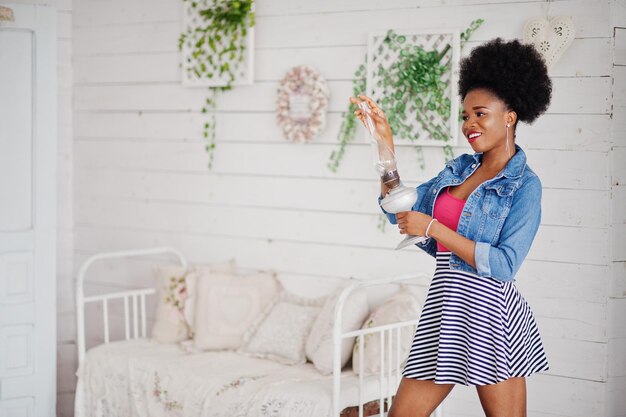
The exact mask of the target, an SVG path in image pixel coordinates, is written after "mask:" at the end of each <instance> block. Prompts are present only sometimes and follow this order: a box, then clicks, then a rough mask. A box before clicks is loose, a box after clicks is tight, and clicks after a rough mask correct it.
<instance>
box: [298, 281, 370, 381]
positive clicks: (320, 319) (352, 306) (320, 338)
mask: <svg viewBox="0 0 626 417" xmlns="http://www.w3.org/2000/svg"><path fill="white" fill-rule="evenodd" d="M343 290H344V287H341V288H339V290H337V291H335V292H334V293H333V294H332V295H331V296H330V297H328V299H327V300H326V302H325V303H324V306H323V308H322V311H321V312H320V314H319V315H318V316H317V319H316V320H315V322H314V324H313V327H312V328H311V332H310V333H309V335H308V337H307V341H306V349H305V351H306V356H307V358H308V359H309V360H310V361H311V362H313V365H315V367H316V368H317V369H318V370H319V371H320V372H321V373H322V374H325V375H328V374H331V373H332V372H333V326H334V318H335V305H336V304H337V299H338V298H339V295H340V294H341V292H342V291H343ZM368 313H369V305H368V302H367V293H366V292H365V290H363V289H358V290H355V291H353V292H351V293H350V295H349V296H348V298H347V299H346V301H345V304H344V307H343V314H342V316H341V317H342V319H341V327H342V331H344V332H350V331H354V330H358V329H360V328H361V325H362V324H363V321H364V320H365V319H366V318H367V315H368ZM353 345H354V338H350V339H343V341H342V345H341V367H343V366H344V365H345V364H346V363H348V361H349V360H350V355H351V354H352V347H353Z"/></svg>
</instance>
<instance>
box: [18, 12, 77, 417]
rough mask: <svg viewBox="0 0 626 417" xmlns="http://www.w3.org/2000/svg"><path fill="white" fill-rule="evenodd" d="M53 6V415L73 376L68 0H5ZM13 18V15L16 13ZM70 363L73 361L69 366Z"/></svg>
mask: <svg viewBox="0 0 626 417" xmlns="http://www.w3.org/2000/svg"><path fill="white" fill-rule="evenodd" d="M9 3H21V4H41V5H47V6H54V7H56V9H57V68H56V69H57V100H58V107H57V118H58V120H57V129H58V130H57V144H58V151H57V175H58V177H57V306H58V308H57V365H58V369H57V393H58V397H57V415H58V416H59V417H64V416H71V415H73V401H74V387H75V379H74V377H71V376H70V377H68V375H71V374H72V371H70V372H68V371H67V370H68V369H69V368H70V367H69V366H68V363H69V362H68V360H67V358H70V357H72V356H73V355H75V336H74V331H73V326H72V329H70V327H69V326H68V325H67V323H68V321H72V320H74V303H73V301H72V298H71V297H72V294H73V288H74V284H73V276H74V271H73V258H74V184H73V180H74V141H73V137H74V135H73V122H72V119H73V113H72V110H73V109H72V90H73V79H72V72H73V68H72V13H73V12H72V0H9ZM16 18H17V16H16ZM71 366H73V364H72V365H71Z"/></svg>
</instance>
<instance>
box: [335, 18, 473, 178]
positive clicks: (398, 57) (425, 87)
mask: <svg viewBox="0 0 626 417" xmlns="http://www.w3.org/2000/svg"><path fill="white" fill-rule="evenodd" d="M482 23H483V20H482V19H478V20H475V21H473V22H472V23H471V24H470V26H469V27H468V28H467V29H466V30H465V31H463V32H461V31H459V30H454V29H442V30H428V31H401V32H396V31H393V30H388V31H387V32H383V33H374V34H370V36H369V43H368V54H367V55H366V58H365V61H366V62H365V63H364V64H362V65H360V66H359V68H358V69H357V71H356V72H355V74H354V79H353V95H354V96H357V95H359V94H363V93H365V94H367V95H369V96H370V97H372V98H373V99H374V100H375V101H376V102H377V103H378V104H379V105H380V106H381V108H382V109H383V110H384V111H385V115H386V116H387V119H388V120H389V124H390V126H391V130H392V132H393V133H394V137H395V138H396V139H397V141H398V142H397V143H402V142H408V143H412V144H414V146H415V149H416V151H417V161H418V164H419V166H420V167H421V168H422V169H423V168H424V167H425V162H424V158H423V154H422V146H437V147H441V148H442V150H443V152H444V155H445V157H446V160H449V159H452V158H453V153H452V146H453V145H455V144H456V136H457V134H458V130H459V127H458V122H459V120H460V118H461V111H460V108H459V105H458V100H457V92H456V91H457V90H456V88H457V72H458V62H459V60H460V51H461V47H462V46H463V45H464V44H465V42H467V40H468V39H469V37H470V36H471V34H472V33H473V32H474V31H475V30H476V29H477V28H478V27H479V26H480V25H481V24H482ZM354 110H356V106H355V105H354V104H350V106H349V108H348V111H347V112H346V113H344V114H343V120H342V124H341V127H340V130H339V135H338V140H339V149H336V150H334V151H333V152H332V153H331V155H330V159H329V161H328V168H329V169H330V170H331V171H333V172H336V171H337V169H338V168H339V164H340V163H341V160H342V159H343V157H344V154H345V151H346V146H347V144H348V143H349V142H350V141H352V140H353V139H354V136H355V134H356V119H355V117H354V115H353V113H354Z"/></svg>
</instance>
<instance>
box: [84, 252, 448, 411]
mask: <svg viewBox="0 0 626 417" xmlns="http://www.w3.org/2000/svg"><path fill="white" fill-rule="evenodd" d="M161 254H170V255H174V256H176V258H177V259H178V261H179V263H180V265H181V266H183V267H185V268H186V267H187V266H188V265H187V261H186V259H185V258H184V256H183V255H182V254H181V253H180V252H179V251H177V250H176V249H173V248H170V247H159V248H149V249H138V250H128V251H119V252H107V253H99V254H96V255H93V256H91V257H89V258H88V259H87V260H85V261H84V262H83V264H82V265H81V267H80V270H79V272H78V277H77V280H76V309H77V311H76V326H77V339H78V340H77V344H78V362H79V364H80V363H81V362H82V361H83V360H84V358H85V351H86V345H85V305H86V304H89V303H101V304H102V323H103V325H104V329H103V332H104V335H103V336H104V343H109V339H110V335H109V318H108V303H109V301H111V300H119V299H122V300H123V303H124V336H125V340H129V339H137V338H146V337H147V331H146V297H147V296H151V295H154V294H155V293H156V289H155V288H144V289H136V290H128V291H119V292H115V293H107V294H100V295H93V296H88V297H85V295H84V290H83V283H84V280H85V275H86V273H87V271H88V270H89V268H90V267H91V266H92V265H93V264H94V263H95V262H97V261H104V260H111V259H120V258H130V257H138V256H149V255H161ZM416 278H425V276H424V274H409V275H402V276H398V277H390V278H383V279H376V280H356V281H355V283H354V284H353V285H350V286H348V287H346V288H345V289H344V290H343V292H342V293H341V294H340V296H339V298H338V300H337V304H336V306H335V321H334V327H333V347H334V352H333V353H334V357H333V416H334V417H340V414H341V409H340V407H341V406H340V402H339V399H340V396H341V376H342V375H341V342H342V340H343V339H347V338H352V337H356V338H358V341H359V345H360V346H364V337H365V335H368V334H376V333H378V334H379V335H380V373H379V387H380V395H379V399H378V401H379V404H378V405H379V410H380V413H381V414H380V415H386V413H385V412H384V409H385V408H384V407H385V404H387V405H388V407H390V406H391V403H392V397H393V395H394V394H395V392H396V390H397V387H398V385H399V383H400V379H401V362H400V339H401V337H400V335H401V331H402V329H403V328H404V327H412V328H413V329H415V327H416V325H417V322H418V320H417V319H415V320H410V321H405V322H399V323H393V324H388V325H385V326H378V327H373V328H369V329H361V330H356V331H351V332H343V331H342V329H341V324H342V316H343V314H342V313H343V307H344V304H345V302H346V299H347V298H348V296H349V295H350V293H352V292H353V291H355V290H356V289H359V288H365V287H371V286H375V285H386V284H394V283H399V282H402V281H408V280H413V279H416ZM131 303H132V321H131V308H130V304H131ZM131 324H132V335H131ZM394 333H395V352H396V360H395V363H392V361H393V348H394V346H393V345H394ZM363 350H364V349H359V358H358V360H359V365H360V369H365V368H364V359H363ZM385 350H386V351H387V352H386V353H385ZM385 362H387V363H386V365H385ZM358 379H359V388H358V392H359V394H358V395H359V404H358V410H359V417H363V413H364V409H363V408H364V401H365V399H364V398H363V395H364V393H363V391H364V389H363V382H364V377H363V372H361V373H360V375H359V378H358ZM385 400H386V401H385ZM432 416H434V417H443V409H442V405H440V406H439V407H437V409H436V410H435V411H434V412H433V414H432Z"/></svg>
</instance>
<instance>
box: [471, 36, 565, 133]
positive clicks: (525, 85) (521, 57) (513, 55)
mask: <svg viewBox="0 0 626 417" xmlns="http://www.w3.org/2000/svg"><path fill="white" fill-rule="evenodd" d="M476 88H484V89H486V90H488V91H490V92H491V93H493V94H495V95H496V96H497V97H499V98H500V99H501V100H503V101H504V102H505V103H506V105H507V106H508V108H509V109H510V110H513V111H514V112H515V113H517V118H518V120H521V121H523V122H526V123H532V122H533V121H534V120H535V119H536V118H537V117H539V115H540V114H542V113H543V112H545V111H546V110H547V109H548V106H549V105H550V98H551V95H552V80H550V77H549V76H548V68H547V67H546V64H545V61H544V60H543V58H542V57H541V55H540V54H539V52H537V50H536V49H535V48H534V47H533V46H532V45H530V44H522V43H520V42H519V41H518V40H512V41H510V42H504V41H503V40H502V39H501V38H495V39H492V40H490V41H488V42H485V43H484V44H482V45H480V46H477V47H476V48H474V49H473V50H472V52H471V53H470V55H469V56H468V57H466V58H463V59H462V60H461V62H460V74H459V95H460V96H461V99H463V100H464V99H465V96H466V95H467V93H469V92H470V91H471V90H473V89H476Z"/></svg>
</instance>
